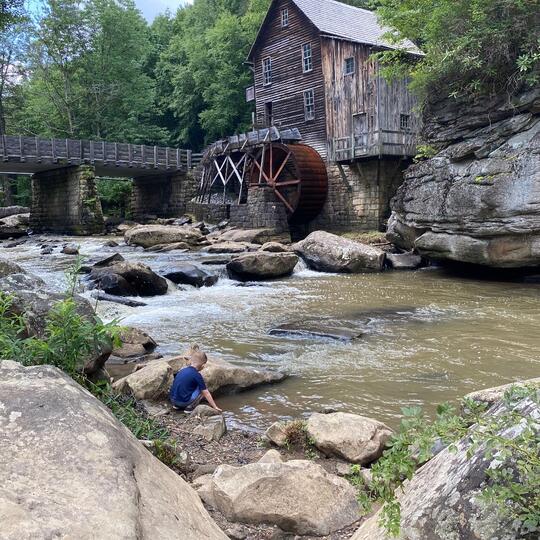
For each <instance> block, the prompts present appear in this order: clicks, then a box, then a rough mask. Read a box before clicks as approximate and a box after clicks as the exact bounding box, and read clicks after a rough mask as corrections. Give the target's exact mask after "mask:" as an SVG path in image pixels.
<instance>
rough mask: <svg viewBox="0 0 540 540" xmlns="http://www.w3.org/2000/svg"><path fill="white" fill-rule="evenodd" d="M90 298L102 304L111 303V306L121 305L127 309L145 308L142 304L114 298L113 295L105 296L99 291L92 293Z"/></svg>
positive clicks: (118, 297)
mask: <svg viewBox="0 0 540 540" xmlns="http://www.w3.org/2000/svg"><path fill="white" fill-rule="evenodd" d="M90 296H91V297H92V298H96V299H97V300H101V301H102V302H112V303H113V304H121V305H123V306H128V307H143V306H146V304H145V303H144V302H139V301H137V300H130V299H129V298H122V297H121V296H114V295H113V294H106V293H104V292H101V291H93V292H92V293H91V295H90Z"/></svg>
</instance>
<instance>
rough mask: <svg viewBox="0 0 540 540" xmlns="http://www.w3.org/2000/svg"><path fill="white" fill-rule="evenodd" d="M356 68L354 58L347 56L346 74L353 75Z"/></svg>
mask: <svg viewBox="0 0 540 540" xmlns="http://www.w3.org/2000/svg"><path fill="white" fill-rule="evenodd" d="M354 69H355V65H354V58H353V57H351V58H345V75H352V74H353V73H354Z"/></svg>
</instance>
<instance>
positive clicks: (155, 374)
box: [113, 360, 174, 401]
mask: <svg viewBox="0 0 540 540" xmlns="http://www.w3.org/2000/svg"><path fill="white" fill-rule="evenodd" d="M173 380H174V376H173V370H172V368H171V367H170V366H169V364H168V363H167V362H163V361H160V360H157V361H155V362H150V363H149V364H148V365H147V366H145V367H144V368H143V369H140V370H138V371H135V373H132V374H131V375H128V376H127V377H124V378H122V379H119V380H118V381H116V382H115V383H113V389H114V390H115V391H116V392H118V393H119V394H127V395H132V396H133V397H134V398H135V399H138V400H139V399H148V400H153V401H160V400H164V399H167V398H168V395H169V390H170V388H171V386H172V383H173Z"/></svg>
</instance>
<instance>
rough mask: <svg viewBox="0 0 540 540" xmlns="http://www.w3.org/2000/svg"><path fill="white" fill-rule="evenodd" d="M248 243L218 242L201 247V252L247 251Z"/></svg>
mask: <svg viewBox="0 0 540 540" xmlns="http://www.w3.org/2000/svg"><path fill="white" fill-rule="evenodd" d="M249 249H250V247H249V244H244V243H240V242H218V243H216V244H212V245H210V246H205V247H203V248H202V249H201V252H203V253H244V252H246V251H249Z"/></svg>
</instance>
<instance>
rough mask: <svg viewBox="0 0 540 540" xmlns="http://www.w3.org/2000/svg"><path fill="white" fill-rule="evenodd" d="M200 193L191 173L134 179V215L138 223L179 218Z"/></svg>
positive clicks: (132, 204)
mask: <svg viewBox="0 0 540 540" xmlns="http://www.w3.org/2000/svg"><path fill="white" fill-rule="evenodd" d="M196 190H197V182H196V180H195V178H194V177H193V176H192V175H190V174H187V175H186V174H175V175H168V176H164V175H156V176H144V177H139V178H134V180H133V191H132V195H131V215H132V217H133V219H134V220H135V221H144V220H145V219H146V218H148V217H151V216H153V217H154V216H155V217H179V216H181V215H182V214H185V213H186V211H187V204H188V201H190V200H191V199H192V198H193V197H194V196H195V193H196Z"/></svg>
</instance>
